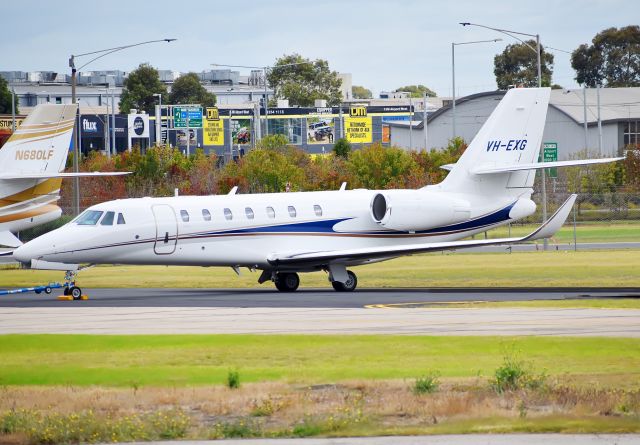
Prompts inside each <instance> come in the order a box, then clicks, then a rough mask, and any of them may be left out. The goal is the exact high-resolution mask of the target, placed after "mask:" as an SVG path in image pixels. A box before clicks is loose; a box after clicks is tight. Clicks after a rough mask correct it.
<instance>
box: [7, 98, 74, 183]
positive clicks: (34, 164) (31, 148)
mask: <svg viewBox="0 0 640 445" xmlns="http://www.w3.org/2000/svg"><path fill="white" fill-rule="evenodd" d="M76 110H77V105H75V104H74V105H53V104H43V105H38V106H37V107H35V108H34V109H33V111H32V112H31V113H30V114H29V115H28V116H27V117H26V119H25V120H24V121H23V123H22V125H20V127H19V128H18V129H17V130H16V132H15V133H14V134H12V135H11V137H10V138H9V140H8V141H7V142H6V144H5V145H4V146H3V147H2V149H0V172H2V173H5V172H6V173H8V174H11V175H15V176H17V177H19V176H20V175H24V176H28V174H32V173H38V174H47V173H52V174H56V173H59V172H60V171H62V170H64V165H65V162H66V160H67V154H68V153H69V145H70V143H71V135H72V134H73V124H74V120H75V116H76Z"/></svg>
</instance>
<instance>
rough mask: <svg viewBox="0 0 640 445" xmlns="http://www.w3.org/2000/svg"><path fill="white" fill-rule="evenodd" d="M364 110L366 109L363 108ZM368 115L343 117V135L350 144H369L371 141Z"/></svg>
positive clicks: (371, 132) (371, 133) (371, 135)
mask: <svg viewBox="0 0 640 445" xmlns="http://www.w3.org/2000/svg"><path fill="white" fill-rule="evenodd" d="M365 112H366V110H365ZM372 126H373V125H372V122H371V118H370V117H345V119H344V127H345V136H346V138H347V140H348V141H349V142H351V143H352V144H370V143H371V142H372V141H373V131H372V128H371V127H372Z"/></svg>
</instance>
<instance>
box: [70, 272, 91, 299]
mask: <svg viewBox="0 0 640 445" xmlns="http://www.w3.org/2000/svg"><path fill="white" fill-rule="evenodd" d="M77 275H78V271H75V270H68V271H67V272H66V273H65V274H64V295H65V296H70V297H71V298H73V299H74V300H86V299H87V298H86V297H84V298H83V295H82V289H80V288H79V287H78V286H76V276H77Z"/></svg>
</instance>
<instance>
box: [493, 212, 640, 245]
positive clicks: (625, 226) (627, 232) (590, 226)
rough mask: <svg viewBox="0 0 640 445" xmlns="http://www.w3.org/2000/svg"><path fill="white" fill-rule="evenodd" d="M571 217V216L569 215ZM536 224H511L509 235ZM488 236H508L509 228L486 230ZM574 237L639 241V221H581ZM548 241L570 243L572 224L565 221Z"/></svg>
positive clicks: (527, 230) (524, 231) (586, 240)
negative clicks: (606, 222)
mask: <svg viewBox="0 0 640 445" xmlns="http://www.w3.org/2000/svg"><path fill="white" fill-rule="evenodd" d="M569 218H571V216H570V217H569ZM537 227H538V226H537V225H535V224H526V225H520V224H516V225H512V227H511V236H523V235H526V234H528V233H531V232H532V231H533V230H535V229H536V228H537ZM487 234H488V237H489V238H503V237H506V236H508V234H509V229H508V227H506V226H503V227H499V228H497V229H494V230H490V231H488V232H487ZM576 239H577V242H578V245H579V244H580V243H616V242H639V241H640V223H638V222H636V221H628V222H627V221H618V222H616V223H614V224H601V223H592V222H581V223H578V224H577V226H576ZM550 243H551V244H553V243H572V244H573V226H572V225H571V224H570V222H567V224H565V225H564V226H563V227H562V228H561V229H560V230H559V231H558V232H557V233H556V234H555V236H554V237H553V238H552V239H551V240H550Z"/></svg>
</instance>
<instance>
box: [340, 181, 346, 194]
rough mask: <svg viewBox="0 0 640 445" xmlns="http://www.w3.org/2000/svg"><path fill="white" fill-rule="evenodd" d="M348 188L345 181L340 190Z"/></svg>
mask: <svg viewBox="0 0 640 445" xmlns="http://www.w3.org/2000/svg"><path fill="white" fill-rule="evenodd" d="M346 189H347V183H346V182H343V183H342V185H340V191H341V192H344V191H345V190H346Z"/></svg>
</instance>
